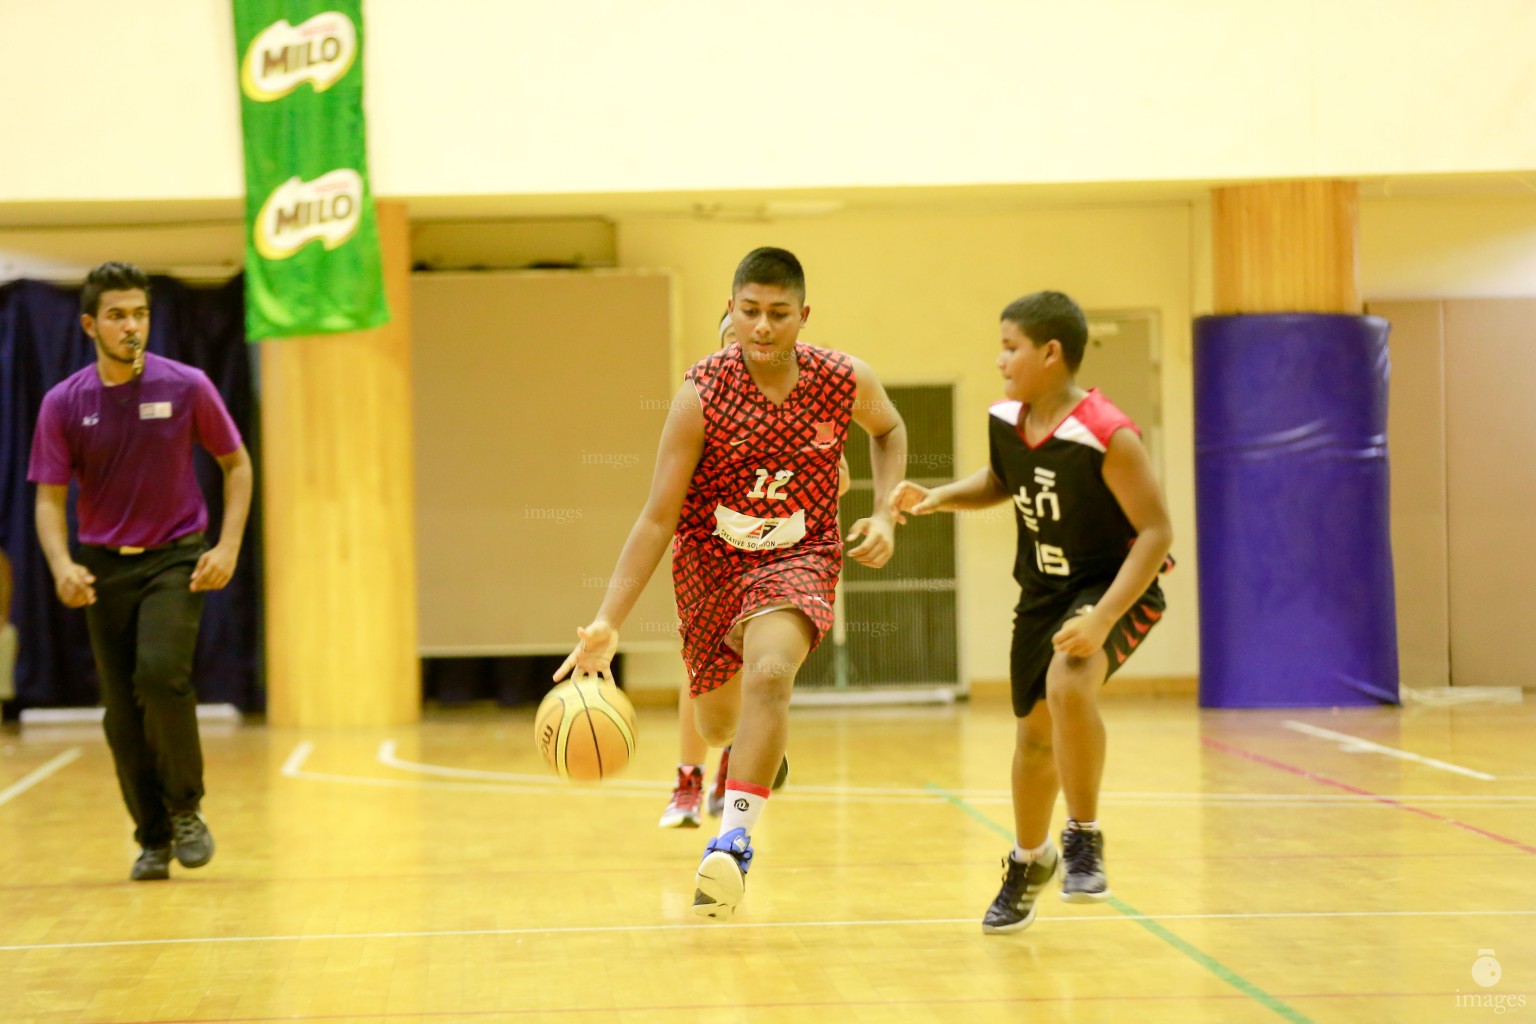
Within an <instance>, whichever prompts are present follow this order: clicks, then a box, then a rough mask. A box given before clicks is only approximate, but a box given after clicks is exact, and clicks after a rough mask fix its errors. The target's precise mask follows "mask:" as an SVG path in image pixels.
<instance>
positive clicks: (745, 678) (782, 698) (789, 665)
mask: <svg viewBox="0 0 1536 1024" xmlns="http://www.w3.org/2000/svg"><path fill="white" fill-rule="evenodd" d="M799 668H800V666H799V665H797V664H796V663H794V662H792V661H790V660H789V659H787V658H774V657H766V658H759V659H756V660H755V661H753V662H752V663H751V664H748V665H744V666H743V667H742V673H741V682H742V696H744V697H748V698H750V699H752V700H756V701H759V702H766V703H777V704H785V705H787V704H788V703H789V695H790V692H791V691H792V690H793V689H794V686H795V673H796V672H797V671H798V670H799Z"/></svg>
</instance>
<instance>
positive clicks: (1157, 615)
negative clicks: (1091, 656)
mask: <svg viewBox="0 0 1536 1024" xmlns="http://www.w3.org/2000/svg"><path fill="white" fill-rule="evenodd" d="M1108 589H1109V584H1108V583H1105V584H1103V585H1102V586H1095V587H1088V588H1087V589H1085V590H1079V591H1078V592H1077V593H1075V594H1073V595H1072V597H1071V600H1069V601H1066V602H1061V603H1052V604H1050V605H1048V606H1045V607H1034V608H1028V609H1025V608H1022V607H1020V608H1016V609H1014V615H1013V649H1012V651H1011V652H1010V654H1009V661H1008V667H1009V675H1010V677H1011V681H1012V683H1013V713H1014V714H1015V715H1017V716H1018V717H1019V718H1023V717H1024V716H1026V715H1028V714H1029V713H1030V712H1031V711H1033V710H1034V707H1035V704H1036V703H1037V702H1038V701H1039V700H1040V698H1042V697H1044V696H1045V676H1046V672H1047V671H1049V669H1050V667H1051V659H1052V658H1054V657H1055V656H1056V649H1055V648H1054V647H1053V646H1051V638H1052V637H1053V636H1055V635H1056V634H1057V633H1058V632H1060V631H1061V627H1062V626H1064V625H1066V622H1067V620H1068V619H1070V618H1073V617H1074V616H1076V615H1078V614H1080V611H1081V609H1082V608H1083V607H1084V606H1086V605H1094V604H1097V603H1098V602H1099V599H1100V598H1102V597H1103V596H1104V592H1105V591H1106V590H1108ZM1164 607H1166V606H1165V604H1164V602H1163V590H1162V588H1161V587H1159V586H1158V585H1157V583H1156V581H1153V583H1152V586H1150V587H1148V588H1147V591H1146V593H1144V594H1142V595H1141V598H1140V599H1139V600H1137V602H1136V603H1135V604H1133V605H1131V608H1130V610H1129V611H1127V612H1126V613H1125V614H1124V615H1122V616H1121V617H1120V620H1119V621H1118V622H1116V623H1115V624H1114V626H1112V627H1110V630H1109V636H1107V637H1106V638H1105V639H1104V653H1105V655H1106V656H1107V657H1108V659H1109V665H1108V668H1107V670H1106V671H1105V673H1104V680H1105V682H1108V681H1109V677H1110V676H1112V675H1114V674H1115V672H1117V671H1118V670H1119V668H1120V666H1121V665H1124V664H1125V661H1126V659H1127V658H1129V657H1130V656H1131V652H1132V651H1134V650H1136V648H1137V647H1138V646H1140V644H1141V642H1142V641H1143V640H1145V639H1146V638H1147V634H1148V633H1150V632H1151V631H1152V627H1153V626H1155V625H1157V622H1158V620H1159V619H1161V618H1162V617H1163V609H1164Z"/></svg>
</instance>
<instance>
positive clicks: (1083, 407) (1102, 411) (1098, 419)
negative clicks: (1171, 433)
mask: <svg viewBox="0 0 1536 1024" xmlns="http://www.w3.org/2000/svg"><path fill="white" fill-rule="evenodd" d="M1072 415H1073V416H1076V417H1077V421H1078V422H1079V423H1081V424H1082V425H1083V426H1085V427H1087V428H1088V430H1089V432H1090V433H1092V434H1093V436H1094V437H1096V438H1098V439H1099V443H1100V444H1102V445H1104V446H1105V447H1106V448H1107V447H1109V439H1110V437H1112V436H1113V435H1114V433H1115V431H1117V430H1119V429H1121V428H1122V427H1123V428H1125V429H1127V430H1130V431H1131V432H1132V433H1134V434H1135V435H1136V436H1137V437H1140V436H1141V430H1140V429H1139V428H1138V427H1137V426H1136V424H1135V423H1134V422H1132V420H1131V418H1130V417H1129V416H1127V415H1126V414H1125V413H1123V412H1121V411H1120V410H1119V409H1117V408H1115V404H1114V403H1113V402H1111V401H1110V400H1109V399H1107V398H1105V397H1104V396H1103V394H1101V393H1100V392H1099V389H1098V388H1093V389H1091V390H1090V391H1089V392H1088V394H1086V395H1084V396H1083V400H1082V401H1081V402H1079V403H1077V408H1076V409H1074V410H1072Z"/></svg>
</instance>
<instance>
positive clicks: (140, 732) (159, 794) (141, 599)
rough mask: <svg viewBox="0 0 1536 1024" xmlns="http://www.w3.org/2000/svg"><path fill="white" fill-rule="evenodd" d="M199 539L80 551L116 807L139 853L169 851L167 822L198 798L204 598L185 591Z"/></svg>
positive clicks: (195, 803) (192, 806)
mask: <svg viewBox="0 0 1536 1024" xmlns="http://www.w3.org/2000/svg"><path fill="white" fill-rule="evenodd" d="M205 550H206V545H204V544H203V539H202V534H193V535H191V536H188V537H183V538H182V539H181V540H180V541H177V542H176V543H174V544H172V545H171V546H168V547H164V548H157V549H155V550H152V551H146V552H144V553H143V554H139V555H122V554H118V553H117V552H115V551H113V550H112V549H110V548H100V547H90V546H83V547H82V548H81V551H80V563H81V564H82V565H84V566H85V567H86V568H87V569H89V570H90V571H91V574H92V575H93V576H95V577H96V584H95V586H96V603H95V604H93V605H89V606H87V607H86V609H85V621H86V625H87V627H88V628H89V630H90V635H91V650H92V652H93V653H94V654H95V656H96V671H97V673H98V674H99V675H100V676H101V702H102V704H104V705H105V706H106V719H105V725H106V732H107V745H108V746H110V747H111V748H112V759H113V761H115V762H116V764H117V781H118V784H119V785H120V786H121V787H122V790H123V801H124V802H125V803H126V804H127V805H128V813H129V814H130V815H132V816H133V823H134V825H135V826H136V830H135V832H134V838H135V839H137V840H138V842H139V845H140V846H141V847H144V848H146V849H152V848H157V847H163V846H168V845H169V844H170V841H171V818H170V816H171V815H172V814H180V813H182V812H186V811H195V810H197V809H198V804H199V802H200V801H201V800H202V798H203V748H202V743H201V741H200V739H199V738H198V734H197V691H196V690H195V689H193V686H192V656H193V654H194V653H195V651H196V648H197V630H198V626H199V624H200V622H201V619H202V613H203V595H202V594H201V593H193V592H192V591H191V590H189V589H188V587H189V586H190V583H191V580H192V569H193V567H194V566H196V565H197V559H198V556H199V555H201V554H202V553H203V551H205Z"/></svg>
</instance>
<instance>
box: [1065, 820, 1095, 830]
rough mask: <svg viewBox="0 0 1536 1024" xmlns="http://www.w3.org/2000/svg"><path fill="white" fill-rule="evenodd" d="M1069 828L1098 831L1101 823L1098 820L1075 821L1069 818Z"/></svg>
mask: <svg viewBox="0 0 1536 1024" xmlns="http://www.w3.org/2000/svg"><path fill="white" fill-rule="evenodd" d="M1067 828H1071V829H1077V830H1078V831H1080V832H1097V831H1098V830H1099V823H1098V822H1097V821H1074V820H1073V819H1071V818H1068V819H1067Z"/></svg>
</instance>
